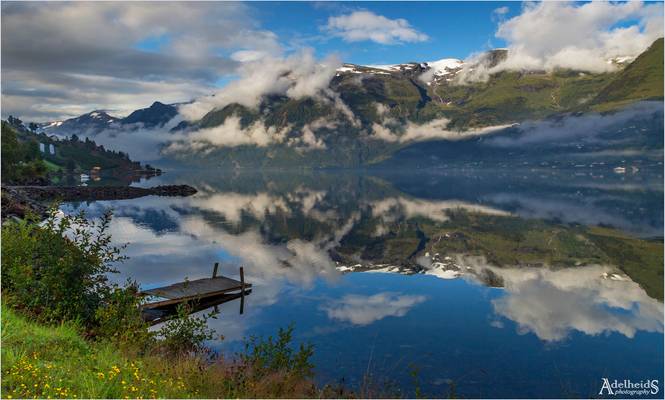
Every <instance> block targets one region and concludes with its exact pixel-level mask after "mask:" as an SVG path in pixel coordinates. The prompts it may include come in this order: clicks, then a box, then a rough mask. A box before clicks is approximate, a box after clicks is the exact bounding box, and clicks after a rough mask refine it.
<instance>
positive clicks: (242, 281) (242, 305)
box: [240, 267, 245, 314]
mask: <svg viewBox="0 0 665 400" xmlns="http://www.w3.org/2000/svg"><path fill="white" fill-rule="evenodd" d="M243 311H245V269H244V268H243V267H240V314H242V313H243Z"/></svg>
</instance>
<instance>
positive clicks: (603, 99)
mask: <svg viewBox="0 0 665 400" xmlns="http://www.w3.org/2000/svg"><path fill="white" fill-rule="evenodd" d="M649 99H653V100H656V99H659V100H662V99H663V38H660V39H658V40H656V41H655V42H654V43H653V44H652V45H651V46H650V47H649V49H648V50H647V51H645V52H644V53H642V54H640V56H639V57H637V59H636V60H635V61H633V62H632V63H631V64H630V65H628V66H627V67H626V69H624V70H623V71H621V73H619V74H618V76H617V77H616V78H615V79H614V80H612V82H610V83H609V84H608V85H607V86H606V87H605V88H604V89H603V90H602V91H601V92H600V93H599V94H598V96H597V97H596V98H595V99H594V100H593V106H592V109H594V110H596V111H610V110H613V109H616V108H619V107H621V106H624V105H626V104H627V103H630V102H633V101H637V100H649Z"/></svg>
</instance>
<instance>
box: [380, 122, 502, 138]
mask: <svg viewBox="0 0 665 400" xmlns="http://www.w3.org/2000/svg"><path fill="white" fill-rule="evenodd" d="M449 123H450V120H448V119H446V118H440V119H435V120H432V121H429V122H426V123H424V124H417V123H415V122H412V121H408V122H407V123H406V124H405V125H399V124H398V123H397V122H396V121H395V120H394V119H393V118H390V117H387V118H386V117H384V119H383V121H382V123H376V122H375V123H374V124H372V132H371V133H372V134H371V137H374V138H376V139H381V140H384V141H386V142H399V143H406V142H419V141H425V140H436V139H439V140H462V139H467V138H470V137H475V136H482V135H486V134H489V133H493V132H495V131H498V130H501V129H505V128H508V127H510V126H512V125H496V126H488V127H484V128H478V129H468V130H464V131H459V130H451V129H448V124H449ZM400 131H401V132H400Z"/></svg>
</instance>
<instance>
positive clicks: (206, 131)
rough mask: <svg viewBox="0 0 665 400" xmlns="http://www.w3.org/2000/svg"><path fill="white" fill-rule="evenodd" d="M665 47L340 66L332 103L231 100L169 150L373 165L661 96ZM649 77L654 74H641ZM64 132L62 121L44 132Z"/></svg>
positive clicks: (121, 122)
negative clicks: (518, 60)
mask: <svg viewBox="0 0 665 400" xmlns="http://www.w3.org/2000/svg"><path fill="white" fill-rule="evenodd" d="M662 49H663V40H662V39H659V40H657V41H655V42H654V43H653V44H652V45H651V46H650V47H649V48H648V49H647V50H646V51H645V52H643V53H642V54H641V55H640V56H639V57H637V58H636V59H635V60H633V61H632V62H630V63H628V64H627V66H625V68H619V69H618V70H617V71H615V72H606V73H595V74H592V73H585V72H581V71H574V70H565V69H557V70H554V71H549V72H548V71H499V72H496V73H494V74H492V75H490V76H488V77H487V79H486V80H478V81H469V82H462V83H461V82H460V80H461V79H464V74H465V73H466V72H468V71H469V70H473V68H476V69H480V68H481V67H482V68H493V67H495V66H497V65H499V64H500V63H501V62H502V61H504V60H505V59H506V57H507V54H508V50H505V49H495V50H492V51H489V52H487V53H485V54H484V55H482V57H480V58H479V60H477V61H475V63H476V64H468V63H465V62H463V61H461V60H458V59H441V60H437V61H433V62H422V63H418V62H412V63H404V64H395V65H374V66H372V65H367V66H363V65H356V64H348V63H347V64H343V65H342V66H341V67H339V68H337V69H336V71H335V73H334V76H333V77H332V79H331V81H330V83H329V94H328V95H327V97H326V96H320V97H304V98H300V99H292V98H289V97H286V96H279V95H271V96H264V97H263V98H262V99H261V101H260V103H259V105H258V106H257V107H255V108H253V107H247V106H244V105H241V104H239V103H231V104H228V105H226V106H223V107H220V108H216V109H213V110H210V111H209V112H208V113H207V114H205V115H204V116H203V118H201V119H200V120H198V121H190V122H181V123H180V124H179V125H177V126H176V127H175V128H173V129H171V130H176V131H178V132H181V133H182V134H184V135H190V134H192V133H193V135H192V136H191V137H192V138H193V139H192V140H199V142H197V143H196V146H192V145H191V144H190V143H187V142H182V143H180V144H179V146H166V147H165V149H164V154H165V156H167V157H170V158H174V159H177V160H181V161H194V160H195V161H196V162H203V163H207V164H210V163H211V164H213V165H219V166H234V167H238V166H283V165H291V166H294V165H297V166H305V167H311V166H319V167H326V166H359V165H367V164H373V163H376V162H379V161H381V160H384V159H386V158H388V157H390V155H391V154H393V153H394V152H395V151H396V150H397V149H399V148H403V147H404V146H406V145H408V144H409V143H415V142H418V141H423V140H436V139H445V140H456V139H458V138H461V137H466V136H465V135H467V134H468V135H480V134H483V133H485V131H486V130H487V128H488V127H492V126H497V127H503V126H510V125H512V124H515V123H519V122H522V121H525V120H537V119H542V118H547V117H551V116H555V115H562V114H566V113H579V112H589V111H601V112H608V111H613V110H617V109H618V108H620V107H622V106H625V105H627V104H630V103H632V102H636V101H640V100H644V99H662V98H663V93H662V87H663V86H662V74H663V72H662V71H663V64H662V51H663V50H662ZM658 54H660V59H659V58H658ZM628 61H630V60H629V58H627V57H620V58H618V59H615V60H609V61H608V62H611V63H613V64H617V65H620V66H621V65H624V64H626V63H627V62H628ZM644 71H647V72H648V74H646V75H644V76H641V75H640V74H642V72H644ZM658 77H660V85H658V84H657V83H658ZM638 78H639V79H638ZM632 82H640V88H638V89H632V85H631V83H632ZM161 114H163V115H161ZM169 115H172V116H176V115H177V105H164V104H162V103H159V102H155V103H153V105H152V106H150V107H148V108H145V109H141V110H137V111H135V112H133V113H132V114H130V115H129V116H127V117H125V118H124V119H118V120H113V121H112V122H106V124H107V125H111V126H119V127H128V126H130V125H135V126H142V127H143V126H144V127H147V128H152V129H154V128H160V127H164V126H165V124H166V123H167V122H168V120H170V118H167V117H168V116H169ZM79 118H80V117H79ZM111 118H112V117H111ZM68 121H69V120H68ZM67 129H68V127H67V121H65V122H63V123H62V124H60V125H59V126H55V127H54V128H51V129H45V131H47V132H48V131H49V130H51V132H65V131H66V130H67ZM497 130H498V128H497ZM474 132H478V133H474ZM224 135H235V136H237V138H235V139H234V141H233V143H232V144H231V145H226V143H225V142H223V141H222V140H221V139H220V138H222V139H223V138H224V137H225V136H224ZM211 138H212V139H213V140H215V141H217V143H213V142H212V141H210V139H211ZM238 138H239V139H240V140H238ZM194 147H196V148H194Z"/></svg>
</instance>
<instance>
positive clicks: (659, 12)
mask: <svg viewBox="0 0 665 400" xmlns="http://www.w3.org/2000/svg"><path fill="white" fill-rule="evenodd" d="M1 7H2V13H1V17H2V60H3V61H2V68H3V79H2V103H3V108H2V115H3V116H7V115H8V114H13V115H18V116H20V117H22V118H23V119H24V120H27V121H40V122H41V121H53V120H56V119H64V118H67V117H73V116H77V115H80V114H83V113H86V112H89V111H90V110H94V109H104V110H107V111H109V112H110V113H111V114H113V115H117V116H122V115H127V114H129V113H130V112H131V111H133V110H135V109H137V108H142V107H147V106H149V105H150V104H152V103H153V102H154V101H155V100H159V101H161V102H164V103H178V102H187V101H191V100H193V99H200V98H202V97H205V96H209V95H210V94H212V93H218V91H219V89H220V88H222V87H223V88H225V89H227V88H229V87H232V86H233V85H229V83H230V82H234V81H238V80H239V79H245V80H246V81H244V82H245V83H246V84H244V85H245V86H247V87H248V88H256V89H257V92H256V93H252V95H256V94H257V93H258V94H260V92H261V91H260V90H259V89H261V90H262V89H265V90H274V89H275V88H274V87H273V86H272V84H273V83H274V82H271V81H268V82H265V77H266V73H269V72H270V71H269V70H270V69H271V67H272V68H273V69H275V68H274V67H275V66H276V64H281V67H282V68H292V69H295V68H299V69H300V70H301V75H302V77H303V78H307V77H309V76H310V75H312V73H311V72H310V71H308V70H307V68H312V69H314V70H315V69H316V66H317V65H323V64H325V63H324V62H323V60H324V58H325V57H326V56H329V55H336V56H337V58H338V60H332V63H330V64H328V65H333V64H336V63H337V61H342V62H349V63H354V64H364V65H367V64H395V63H404V62H412V61H419V62H427V61H434V60H438V59H442V58H459V59H466V58H468V57H469V56H470V55H472V54H474V53H478V52H482V51H485V50H488V49H490V48H497V47H507V48H509V49H510V50H509V60H508V61H509V62H506V68H513V69H525V68H526V69H528V68H536V69H547V68H553V67H565V68H575V69H580V70H584V71H590V72H602V71H604V69H606V68H607V62H606V61H607V60H608V59H609V58H612V57H616V56H636V55H637V54H639V53H640V52H642V51H643V50H644V49H645V48H647V47H648V46H649V45H650V44H651V43H653V40H655V38H658V37H662V36H663V4H662V2H651V3H639V2H611V3H610V2H604V1H598V2H592V3H589V2H543V3H521V2H501V1H498V2H489V1H485V2H471V1H469V2H466V1H464V2H266V3H264V2H247V3H239V2H134V1H123V2H46V3H39V2H18V1H3V2H2V4H1ZM496 10H502V12H501V13H499V14H497V12H496ZM497 34H499V35H501V37H502V38H498V37H497ZM307 49H311V51H313V53H314V57H311V56H310V55H309V53H308V51H307ZM571 54H573V56H571ZM308 57H309V59H308ZM271 63H272V64H273V65H271ZM303 66H307V67H306V68H303ZM252 74H255V75H256V76H254V75H252ZM329 74H330V73H329V72H327V73H326V76H327V75H329ZM274 78H275V79H279V76H277V77H274ZM262 79H263V80H262ZM259 83H261V84H263V86H262V87H258V86H259V85H258V84H259ZM236 86H238V85H236ZM236 89H237V87H236ZM230 97H232V96H231V95H230V94H229V93H226V95H225V96H218V98H230ZM241 98H244V99H247V98H253V97H251V96H248V94H247V93H244V94H243V95H242V96H241Z"/></svg>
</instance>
